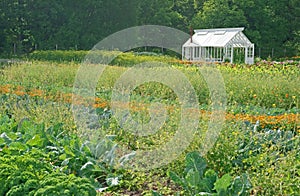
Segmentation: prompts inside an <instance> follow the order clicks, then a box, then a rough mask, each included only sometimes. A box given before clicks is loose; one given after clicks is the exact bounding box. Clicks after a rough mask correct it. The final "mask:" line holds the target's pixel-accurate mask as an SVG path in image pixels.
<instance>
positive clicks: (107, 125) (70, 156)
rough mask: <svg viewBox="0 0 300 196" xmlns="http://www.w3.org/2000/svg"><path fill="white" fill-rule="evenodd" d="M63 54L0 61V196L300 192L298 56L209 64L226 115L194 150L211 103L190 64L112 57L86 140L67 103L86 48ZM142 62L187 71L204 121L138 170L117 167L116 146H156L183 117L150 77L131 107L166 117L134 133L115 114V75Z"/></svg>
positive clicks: (142, 115)
mask: <svg viewBox="0 0 300 196" xmlns="http://www.w3.org/2000/svg"><path fill="white" fill-rule="evenodd" d="M69 53H72V52H66V53H65V54H64V53H63V52H61V51H58V52H57V53H55V52H49V53H46V52H41V53H38V52H37V53H34V54H32V56H29V57H28V59H26V60H23V61H19V62H14V63H11V64H4V63H3V64H1V69H0V76H1V77H0V100H1V105H0V108H1V109H0V183H1V187H0V195H20V194H21V195H97V194H98V195H176V194H178V195H297V194H299V192H300V151H299V150H300V144H299V143H300V116H299V112H300V109H299V102H300V86H299V84H300V62H299V59H294V60H289V61H288V60H285V61H282V62H275V61H258V62H257V63H256V64H254V65H238V64H227V63H224V64H217V65H212V66H215V67H216V68H217V69H218V70H219V71H220V72H221V74H222V76H223V78H224V82H225V88H226V93H227V101H228V104H227V108H226V115H225V117H226V121H225V124H224V126H223V129H222V130H221V132H220V134H219V137H218V139H217V141H216V143H215V144H214V147H213V148H212V149H210V150H209V151H208V153H207V154H205V155H203V156H201V155H200V153H199V152H200V151H201V149H200V148H201V144H202V143H203V142H204V138H203V133H205V132H206V131H207V129H208V127H207V124H208V121H209V117H210V112H211V106H210V104H211V100H210V93H209V90H208V87H207V85H206V83H205V80H204V78H203V76H202V75H201V73H200V71H199V67H198V66H197V65H192V64H188V63H185V62H181V61H178V60H177V59H175V58H173V57H166V56H149V55H148V56H146V55H136V54H133V53H125V54H122V55H121V56H119V57H118V58H117V59H115V60H114V61H113V62H112V64H111V65H109V66H107V68H106V69H105V70H104V72H103V74H102V76H101V78H100V79H99V81H98V84H97V88H96V94H95V101H94V104H92V105H90V106H89V107H92V108H94V109H95V110H96V113H97V115H98V117H99V118H98V121H99V125H93V124H88V125H87V126H90V127H93V126H95V127H97V131H98V132H99V134H100V135H101V137H100V138H98V139H97V140H95V141H89V142H87V141H84V140H83V139H82V138H81V137H80V136H79V134H78V132H79V128H78V127H77V125H76V124H75V122H74V117H73V114H72V108H71V107H72V96H73V94H72V92H73V83H74V80H75V75H76V72H77V69H78V68H79V66H80V61H81V60H82V58H83V57H84V55H85V54H86V53H85V52H77V54H76V55H72V54H69ZM64 55H65V57H64ZM70 56H76V59H72V58H71V57H70ZM49 58H50V59H49ZM145 61H161V62H165V63H168V64H170V66H172V67H174V68H176V69H178V70H179V71H180V72H182V73H184V74H185V76H186V77H187V78H188V79H189V81H190V83H191V84H192V85H193V87H194V89H195V91H196V94H197V98H198V102H199V104H200V105H199V111H200V114H201V118H200V119H199V128H198V130H197V132H196V133H195V135H194V136H193V141H192V142H191V143H190V145H189V147H188V148H187V149H186V150H185V152H184V153H182V155H180V157H179V158H178V159H176V160H174V161H172V162H171V163H169V164H167V165H165V166H163V167H161V168H157V169H153V170H149V171H135V170H128V169H125V168H123V167H121V165H122V160H116V158H115V153H116V151H117V150H116V148H117V146H119V145H120V146H126V147H127V148H128V149H130V150H131V151H138V150H144V149H155V148H157V147H159V146H161V145H163V144H165V143H166V142H167V141H169V140H170V139H171V138H172V136H173V135H174V134H175V132H176V130H177V126H178V119H180V109H179V108H180V103H179V102H178V99H177V97H176V94H175V93H174V92H173V91H172V90H171V89H170V88H169V87H167V86H165V85H162V84H160V83H155V82H153V83H145V84H142V85H140V86H138V87H137V88H135V89H134V91H133V92H132V93H131V97H130V112H131V113H132V115H133V116H134V118H135V119H136V120H137V121H141V122H145V121H149V118H150V116H149V107H150V105H151V104H152V103H154V102H162V103H164V105H165V106H166V108H167V113H168V119H167V121H166V122H165V124H164V125H163V126H162V127H161V129H160V130H159V131H158V132H156V133H155V134H153V135H150V136H147V137H137V136H136V135H134V134H131V133H128V132H126V131H124V130H123V129H122V127H121V126H120V125H119V124H118V122H117V120H116V119H115V118H114V115H113V112H112V110H111V102H110V100H111V96H112V89H113V87H114V84H115V82H116V80H117V79H118V78H119V77H120V76H121V75H122V73H124V72H125V71H126V70H128V69H129V68H130V67H131V66H133V65H134V64H137V63H140V62H145ZM122 65H124V66H122ZM77 104H81V103H77ZM170 156H171V155H170ZM123 161H124V160H123Z"/></svg>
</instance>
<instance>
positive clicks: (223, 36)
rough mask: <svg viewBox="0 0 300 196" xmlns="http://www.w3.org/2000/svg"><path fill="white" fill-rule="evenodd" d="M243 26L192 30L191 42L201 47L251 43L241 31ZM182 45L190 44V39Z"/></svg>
mask: <svg viewBox="0 0 300 196" xmlns="http://www.w3.org/2000/svg"><path fill="white" fill-rule="evenodd" d="M243 30H244V28H219V29H201V30H194V32H195V34H194V35H193V44H196V45H199V46H203V47H225V46H226V45H233V46H247V45H251V44H252V43H251V42H250V41H249V39H248V38H247V37H246V36H245V35H244V34H243V33H242V31H243ZM184 46H191V43H190V39H189V40H188V41H187V42H186V43H185V44H184Z"/></svg>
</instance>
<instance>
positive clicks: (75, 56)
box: [27, 50, 176, 67]
mask: <svg viewBox="0 0 300 196" xmlns="http://www.w3.org/2000/svg"><path fill="white" fill-rule="evenodd" d="M154 54H155V53H154ZM27 58H28V59H29V60H38V61H52V62H76V63H81V62H83V61H84V60H87V61H92V62H93V61H95V62H96V63H101V62H102V61H103V60H107V62H109V64H110V65H117V66H123V67H131V66H134V65H137V64H139V63H143V62H149V61H159V62H165V63H170V62H175V61H176V59H175V58H172V57H168V56H159V55H149V54H147V53H145V52H144V53H133V52H128V53H121V52H119V51H91V52H88V51H72V50H69V51H62V50H57V51H34V52H32V53H30V54H28V56H27Z"/></svg>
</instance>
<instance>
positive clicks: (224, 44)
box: [182, 28, 254, 64]
mask: <svg viewBox="0 0 300 196" xmlns="http://www.w3.org/2000/svg"><path fill="white" fill-rule="evenodd" d="M243 30H244V28H220V29H202V30H194V32H195V34H194V35H193V36H191V38H190V39H189V40H187V41H186V42H185V44H184V45H183V46H182V60H188V61H192V62H195V61H196V62H225V61H229V62H231V63H233V62H234V58H235V57H234V55H235V54H237V53H239V54H240V55H241V56H242V57H243V58H245V59H244V62H245V63H246V64H253V63H254V44H253V43H251V42H250V41H249V39H248V38H247V37H246V36H245V35H244V33H243V32H242V31H243Z"/></svg>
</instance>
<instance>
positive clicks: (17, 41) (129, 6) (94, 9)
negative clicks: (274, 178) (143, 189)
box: [0, 0, 300, 55]
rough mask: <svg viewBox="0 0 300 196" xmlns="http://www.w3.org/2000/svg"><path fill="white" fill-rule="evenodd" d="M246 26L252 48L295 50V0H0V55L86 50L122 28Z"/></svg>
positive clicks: (298, 4) (298, 6) (298, 12)
mask: <svg viewBox="0 0 300 196" xmlns="http://www.w3.org/2000/svg"><path fill="white" fill-rule="evenodd" d="M145 24H155V25H165V26H170V27H174V28H177V29H180V30H183V31H185V32H187V33H188V32H189V29H190V26H192V27H193V28H217V27H240V26H243V27H246V30H245V33H246V35H247V36H248V37H249V38H250V39H251V41H252V42H254V43H255V44H256V47H257V48H273V49H274V50H276V51H282V52H281V53H278V55H284V54H283V51H284V49H285V50H287V51H288V53H286V51H285V54H286V55H296V54H297V53H299V51H300V44H299V41H300V28H299V24H300V1H299V0H280V1H278V0H268V1H266V0H241V1H236V0H147V1H146V0H0V53H6V54H9V53H16V54H22V53H27V52H30V51H32V50H34V49H39V50H49V49H55V48H58V49H83V50H89V49H90V48H91V47H93V45H94V44H96V43H97V42H99V41H100V40H101V39H103V38H105V37H106V36H108V35H110V34H111V33H114V32H116V31H119V30H122V29H124V28H128V27H132V26H137V25H145Z"/></svg>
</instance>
